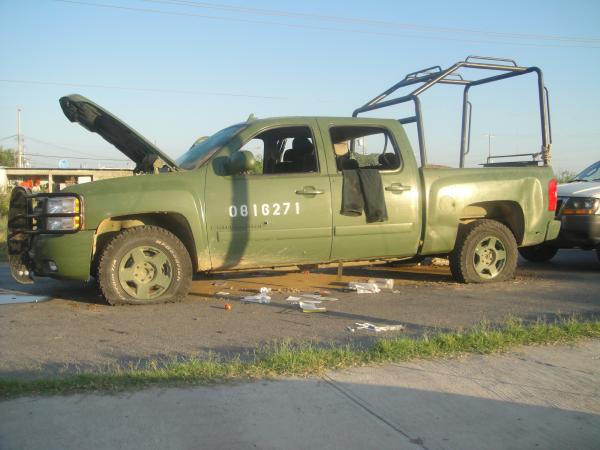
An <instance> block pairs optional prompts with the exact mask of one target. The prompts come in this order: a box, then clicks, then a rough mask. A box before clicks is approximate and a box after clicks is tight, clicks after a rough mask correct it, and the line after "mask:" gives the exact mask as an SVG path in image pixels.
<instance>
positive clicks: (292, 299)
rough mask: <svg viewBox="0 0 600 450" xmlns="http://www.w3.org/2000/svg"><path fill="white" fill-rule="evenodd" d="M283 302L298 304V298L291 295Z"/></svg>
mask: <svg viewBox="0 0 600 450" xmlns="http://www.w3.org/2000/svg"><path fill="white" fill-rule="evenodd" d="M285 300H286V301H288V302H292V303H298V302H299V301H300V297H294V296H293V295H290V296H289V297H288V298H286V299H285Z"/></svg>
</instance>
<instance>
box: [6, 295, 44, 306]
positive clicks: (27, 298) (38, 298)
mask: <svg viewBox="0 0 600 450" xmlns="http://www.w3.org/2000/svg"><path fill="white" fill-rule="evenodd" d="M46 300H50V297H46V296H43V295H22V294H0V305H9V304H11V303H39V302H45V301H46Z"/></svg>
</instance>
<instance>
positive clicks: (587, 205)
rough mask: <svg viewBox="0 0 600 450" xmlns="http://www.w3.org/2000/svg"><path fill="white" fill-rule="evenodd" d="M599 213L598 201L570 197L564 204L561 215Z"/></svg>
mask: <svg viewBox="0 0 600 450" xmlns="http://www.w3.org/2000/svg"><path fill="white" fill-rule="evenodd" d="M598 213H600V199H598V198H594V197H590V198H585V197H571V198H569V199H568V200H567V202H566V203H565V206H564V208H563V210H562V211H561V214H563V215H591V214H598Z"/></svg>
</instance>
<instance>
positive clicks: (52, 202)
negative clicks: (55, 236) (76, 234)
mask: <svg viewBox="0 0 600 450" xmlns="http://www.w3.org/2000/svg"><path fill="white" fill-rule="evenodd" d="M45 200H46V202H45V203H46V205H45V214H44V215H45V216H46V230H47V231H76V230H79V228H80V227H81V203H80V200H79V198H78V197H72V196H68V195H65V196H56V197H47V198H46V199H45Z"/></svg>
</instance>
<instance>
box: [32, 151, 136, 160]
mask: <svg viewBox="0 0 600 450" xmlns="http://www.w3.org/2000/svg"><path fill="white" fill-rule="evenodd" d="M27 156H41V157H44V158H54V159H65V158H69V159H83V160H87V161H118V162H131V161H130V160H128V159H116V158H88V157H84V156H72V155H62V156H56V155H46V154H43V153H27Z"/></svg>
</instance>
